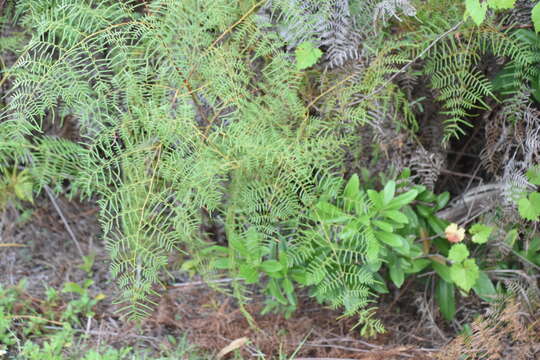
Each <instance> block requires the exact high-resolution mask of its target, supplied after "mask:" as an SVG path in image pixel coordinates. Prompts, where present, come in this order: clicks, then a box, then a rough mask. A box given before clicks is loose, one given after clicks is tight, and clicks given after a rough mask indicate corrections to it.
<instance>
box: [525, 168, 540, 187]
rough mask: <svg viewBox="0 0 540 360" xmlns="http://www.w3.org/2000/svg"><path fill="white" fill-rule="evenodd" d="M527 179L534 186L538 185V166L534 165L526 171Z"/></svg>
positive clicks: (539, 180)
mask: <svg viewBox="0 0 540 360" xmlns="http://www.w3.org/2000/svg"><path fill="white" fill-rule="evenodd" d="M526 175H527V178H528V179H529V181H530V182H531V183H532V184H534V185H540V166H538V165H536V166H533V167H531V168H530V169H529V170H527V173H526Z"/></svg>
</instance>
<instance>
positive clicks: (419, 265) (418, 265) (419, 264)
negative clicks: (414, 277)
mask: <svg viewBox="0 0 540 360" xmlns="http://www.w3.org/2000/svg"><path fill="white" fill-rule="evenodd" d="M429 264H431V260H428V259H416V260H413V262H412V267H411V269H410V270H409V271H407V272H408V273H411V274H416V273H418V272H420V271H422V270H424V269H425V268H426V266H428V265H429Z"/></svg>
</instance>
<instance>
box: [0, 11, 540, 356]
mask: <svg viewBox="0 0 540 360" xmlns="http://www.w3.org/2000/svg"><path fill="white" fill-rule="evenodd" d="M0 6H3V5H0ZM539 6H540V5H539V4H532V3H531V2H529V1H521V0H519V1H504V0H502V1H491V0H490V1H483V2H481V1H479V0H467V1H461V0H443V1H441V0H429V1H415V0H400V1H394V0H381V1H345V0H333V1H321V0H309V1H299V0H267V1H264V0H263V1H254V0H243V1H230V0H214V1H196V0H187V1H186V0H153V1H134V0H124V1H92V0H70V1H65V0H51V1H47V2H44V1H38V0H22V1H18V2H16V3H14V4H11V3H10V4H6V5H5V6H4V9H3V10H4V15H3V17H2V18H1V24H2V28H3V31H4V32H6V34H7V32H8V31H9V32H11V33H10V34H7V36H5V37H3V38H2V41H1V42H0V52H1V54H0V55H1V56H2V59H3V60H2V63H1V65H2V79H1V80H0V85H1V86H2V87H3V90H4V93H3V98H2V104H1V109H0V110H1V112H0V171H1V172H0V210H4V209H7V208H18V209H19V210H20V209H22V207H24V206H25V205H30V204H28V203H31V202H32V201H33V199H35V198H37V197H38V196H40V195H39V194H40V193H42V192H43V191H45V192H46V193H47V195H48V196H49V197H51V198H52V197H53V196H54V195H56V196H60V195H63V196H66V197H69V198H72V199H73V198H78V199H79V200H81V201H86V200H96V201H97V202H98V204H99V208H100V215H99V218H100V222H101V228H102V232H103V236H102V237H103V240H104V241H105V242H106V244H107V249H108V253H109V256H110V260H111V267H110V272H111V275H112V277H113V278H114V279H115V280H116V281H117V284H118V287H119V289H120V292H121V294H119V295H118V298H117V300H118V302H121V303H122V304H123V305H124V306H123V308H122V309H121V311H122V313H123V314H125V315H128V316H130V317H132V318H136V319H140V318H143V317H145V316H147V315H148V314H149V313H151V312H152V311H153V310H154V309H155V307H156V298H157V297H159V290H157V289H158V288H157V287H156V285H157V284H162V283H164V282H166V280H165V279H164V274H166V273H167V272H168V271H170V270H178V268H176V269H173V268H172V266H173V264H172V262H171V261H170V255H171V254H175V255H176V256H178V257H180V261H177V262H175V265H178V263H181V265H180V267H179V269H180V270H182V271H184V272H186V273H188V274H191V275H193V276H195V275H196V276H199V277H201V278H202V279H204V280H209V281H210V282H209V283H210V284H213V285H214V286H216V288H218V289H219V290H221V291H224V292H227V293H230V294H231V295H233V296H234V297H235V298H236V300H237V301H238V302H239V305H240V307H241V308H242V309H243V311H244V313H245V315H246V316H247V317H248V319H250V314H248V313H247V311H245V309H244V305H245V304H246V303H247V302H248V301H249V300H250V292H251V291H252V290H253V286H256V285H258V287H257V291H260V292H262V293H263V294H264V296H265V298H266V306H265V307H264V309H263V312H265V313H266V312H270V311H277V312H281V313H284V314H285V315H286V316H287V315H290V314H291V313H292V312H294V311H295V310H296V308H297V306H298V294H299V293H300V292H301V291H304V289H305V291H307V293H308V294H309V295H310V296H311V297H313V298H315V299H316V300H317V301H318V302H320V303H324V304H328V305H330V306H331V307H333V308H338V309H341V310H342V311H343V316H345V317H357V319H358V325H360V329H361V334H362V335H374V334H376V333H379V332H383V331H384V325H383V324H382V323H381V322H380V320H378V319H377V317H376V308H377V306H376V304H377V299H378V298H379V295H380V294H386V293H389V292H391V291H394V292H396V294H397V293H398V291H399V290H398V289H402V290H403V291H405V290H406V289H407V288H408V287H409V286H412V287H418V288H422V289H427V290H429V294H430V295H431V294H433V296H432V298H434V299H435V300H436V302H437V303H438V306H439V310H440V313H441V315H442V317H443V318H444V319H445V320H446V321H448V322H452V321H453V320H455V318H456V311H457V310H456V309H457V305H456V304H457V303H458V302H459V301H460V299H462V298H467V297H469V296H472V294H475V296H478V297H479V299H482V300H483V301H485V302H493V301H494V300H495V299H496V298H497V297H498V296H499V295H501V294H504V293H505V292H506V288H507V286H506V284H505V282H504V281H502V279H501V278H500V276H499V275H500V274H501V271H503V270H504V271H509V272H508V273H511V274H514V275H515V276H521V275H524V276H525V277H528V278H530V277H531V276H532V277H535V276H536V277H537V276H538V275H537V273H538V270H539V269H540V245H539V244H540V242H539V240H538V239H539V238H540V236H539V235H538V233H537V231H536V225H537V224H536V223H537V221H538V219H539V216H540V195H539V193H538V192H537V187H538V185H539V184H540V179H539V171H538V164H539V163H540V162H539V160H540V159H539V157H540V109H539V99H540V97H539V94H540V82H539V79H540V71H539V70H538V69H539V68H538V58H539V57H538V56H539V54H540V37H539V35H538V34H537V32H538V27H539V24H540V19H539V14H540V7H539ZM13 29H16V31H15V30H13ZM475 144H476V145H475ZM473 169H474V170H473ZM464 179H465V181H464ZM6 211H7V210H6ZM28 216H31V215H28ZM500 249H504V251H501V250H500ZM520 274H521V275H520ZM222 277H226V278H230V279H233V280H232V281H231V283H230V286H229V285H223V286H220V284H223V283H220V282H215V281H213V280H216V279H219V278H222ZM227 284H228V283H227ZM411 284H412V285H411ZM91 285H92V283H91V281H89V282H86V283H83V284H75V283H71V284H66V287H65V288H64V290H65V291H67V292H72V293H76V294H78V295H79V296H80V298H79V299H78V300H74V302H73V303H72V304H73V305H72V307H71V308H70V310H71V311H68V312H66V313H65V316H67V317H73V318H70V319H71V320H74V318H75V317H77V316H79V315H78V314H82V313H84V314H85V316H92V308H93V306H94V305H96V303H97V302H99V301H100V300H101V299H100V298H96V297H91V296H89V295H88V289H89V287H90V286H91ZM536 290H538V288H537V287H536ZM399 294H401V293H399ZM397 296H398V297H399V296H401V295H397ZM3 311H4V313H3V314H4V315H3V316H4V318H3V319H4V320H2V321H3V324H4V326H3V327H2V328H3V329H4V330H5V329H7V328H8V325H10V323H11V322H10V321H8V320H7V318H6V317H5V316H6V311H9V310H8V309H7V308H4V309H3ZM0 313H2V312H0ZM65 331H69V330H65ZM0 336H4V337H5V338H6V339H8V340H9V339H11V340H9V341H16V340H15V339H16V338H13V337H11V335H10V333H9V332H5V334H4V335H1V334H0ZM62 338H63V339H65V338H67V336H64V335H62ZM62 341H63V340H62ZM13 344H14V343H13V342H12V343H10V344H8V345H10V346H12V345H13ZM54 344H56V343H54ZM54 344H53V343H52V342H51V345H50V347H51V348H55V347H58V346H60V347H62V346H64V345H58V344H56V345H54ZM62 344H64V343H62ZM29 346H33V345H29ZM28 351H31V350H28ZM51 351H52V350H51ZM51 356H53V355H51ZM55 356H56V355H55ZM112 356H113V355H111V359H112V358H114V357H112ZM114 356H116V355H114ZM118 356H120V355H118ZM51 358H53V357H51Z"/></svg>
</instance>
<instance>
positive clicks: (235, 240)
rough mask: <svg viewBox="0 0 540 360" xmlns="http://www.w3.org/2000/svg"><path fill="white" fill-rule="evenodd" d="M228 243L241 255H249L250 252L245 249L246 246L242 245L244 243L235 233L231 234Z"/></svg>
mask: <svg viewBox="0 0 540 360" xmlns="http://www.w3.org/2000/svg"><path fill="white" fill-rule="evenodd" d="M229 245H230V246H231V247H232V248H233V249H234V250H236V251H238V252H239V253H240V255H242V256H243V257H245V258H248V257H250V255H251V254H250V253H249V251H248V250H247V248H246V246H245V245H244V243H243V242H242V240H241V239H240V237H238V236H236V235H233V236H231V237H230V239H229Z"/></svg>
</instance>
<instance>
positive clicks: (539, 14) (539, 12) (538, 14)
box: [531, 2, 540, 32]
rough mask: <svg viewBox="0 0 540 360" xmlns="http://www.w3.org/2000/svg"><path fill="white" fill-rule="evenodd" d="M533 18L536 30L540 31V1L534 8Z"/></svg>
mask: <svg viewBox="0 0 540 360" xmlns="http://www.w3.org/2000/svg"><path fill="white" fill-rule="evenodd" d="M531 20H532V23H533V25H534V31H536V32H540V2H538V3H536V5H534V7H533V8H532V11H531Z"/></svg>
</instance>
